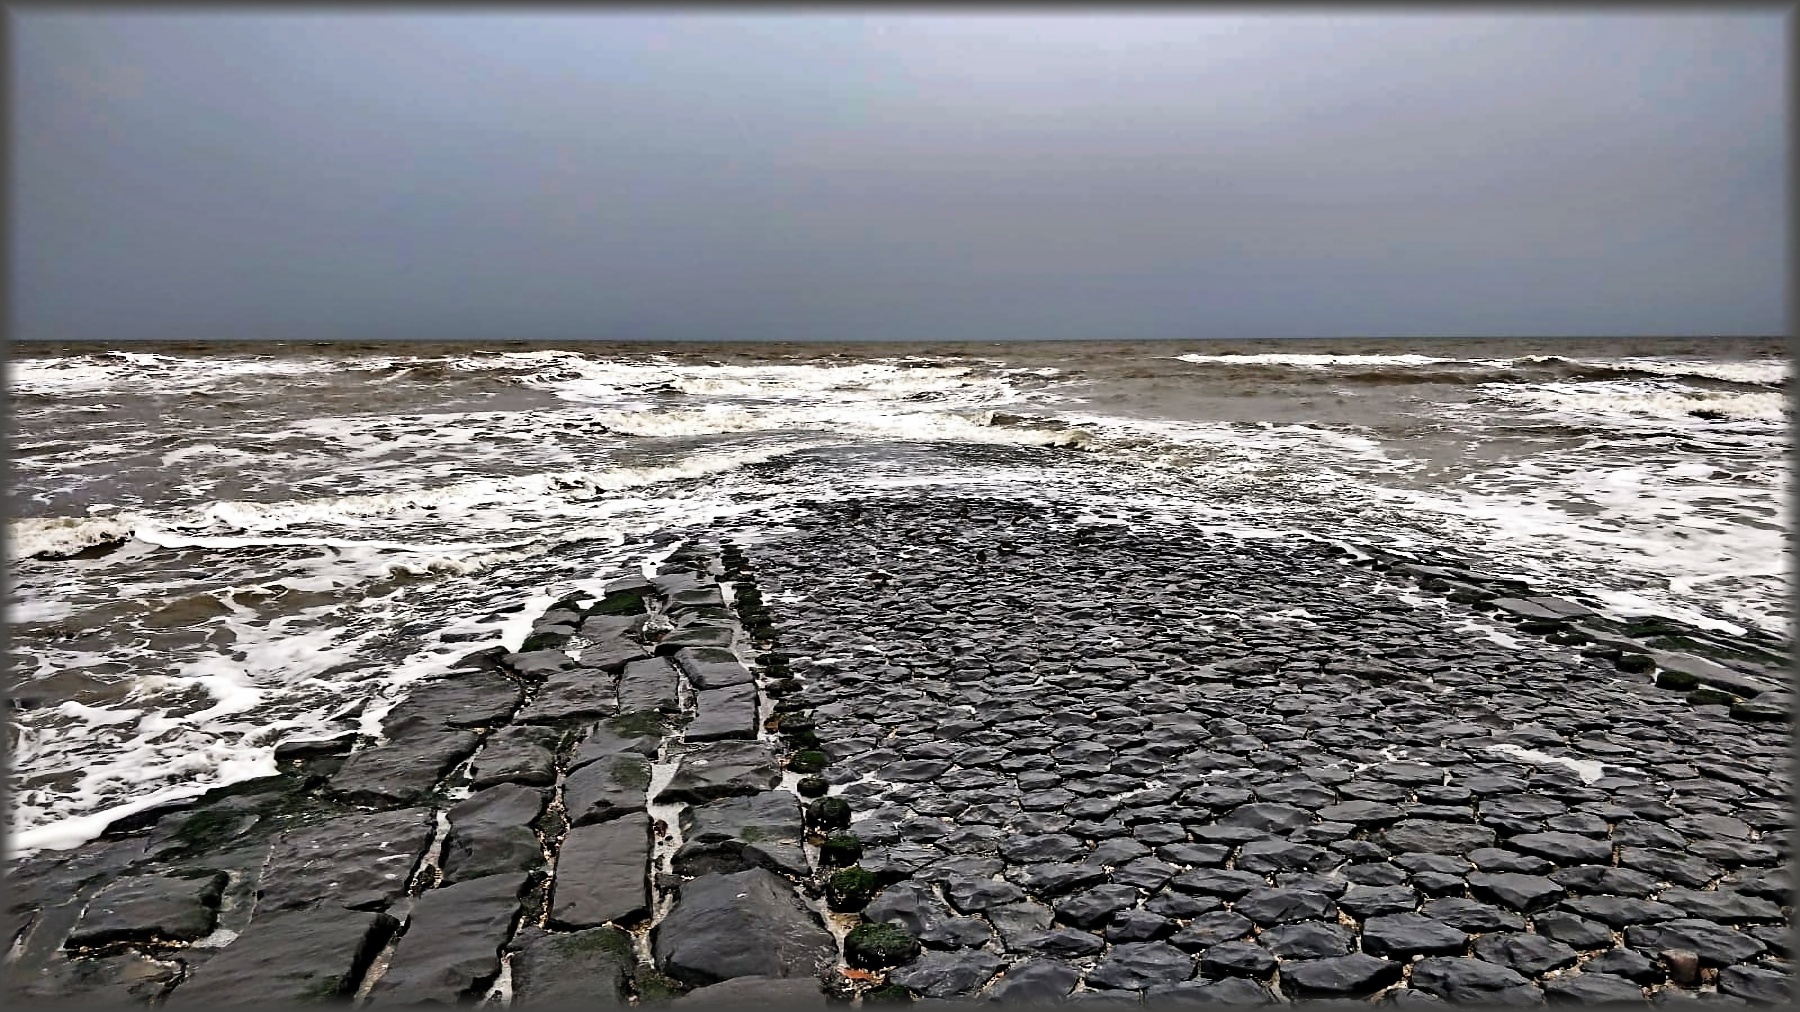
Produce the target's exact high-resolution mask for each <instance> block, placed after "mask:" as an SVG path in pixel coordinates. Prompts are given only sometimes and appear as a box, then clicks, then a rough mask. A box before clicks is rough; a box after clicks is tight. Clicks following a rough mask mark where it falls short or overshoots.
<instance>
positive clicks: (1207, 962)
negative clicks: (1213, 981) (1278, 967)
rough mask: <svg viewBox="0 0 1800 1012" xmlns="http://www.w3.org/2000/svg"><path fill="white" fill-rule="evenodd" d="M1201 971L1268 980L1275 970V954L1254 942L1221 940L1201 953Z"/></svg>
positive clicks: (1216, 975) (1210, 973)
mask: <svg viewBox="0 0 1800 1012" xmlns="http://www.w3.org/2000/svg"><path fill="white" fill-rule="evenodd" d="M1200 972H1201V973H1202V974H1203V975H1205V976H1207V977H1255V978H1258V979H1261V980H1267V979H1268V977H1269V975H1270V974H1271V973H1274V972H1275V956H1274V955H1273V954H1271V953H1270V952H1269V950H1267V949H1265V948H1263V947H1262V946H1260V945H1257V944H1255V943H1253V942H1221V943H1219V944H1218V945H1215V946H1213V947H1212V948H1210V949H1207V950H1206V951H1205V952H1202V953H1201V954H1200Z"/></svg>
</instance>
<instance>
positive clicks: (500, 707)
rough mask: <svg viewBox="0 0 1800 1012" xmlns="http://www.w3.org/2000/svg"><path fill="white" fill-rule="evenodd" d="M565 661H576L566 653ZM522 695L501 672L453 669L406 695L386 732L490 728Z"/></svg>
mask: <svg viewBox="0 0 1800 1012" xmlns="http://www.w3.org/2000/svg"><path fill="white" fill-rule="evenodd" d="M511 656H514V657H517V656H520V655H517V654H514V655H511ZM505 660H506V658H502V661H503V662H504V661H505ZM563 661H565V662H568V663H573V662H569V659H568V657H567V656H566V655H564V656H563ZM519 695H520V693H519V686H518V685H517V684H516V683H514V682H513V680H512V679H510V678H507V677H506V676H505V675H503V674H501V673H500V672H498V671H493V670H488V669H481V668H472V669H467V670H461V671H453V672H451V673H449V674H447V675H444V676H443V677H440V678H430V679H426V680H425V681H422V682H419V683H417V684H415V685H414V686H413V687H412V691H411V692H409V693H407V696H406V698H405V699H403V700H401V701H400V702H399V703H396V704H395V705H394V708H393V709H392V710H389V711H388V714H387V716H386V717H385V718H384V719H383V720H382V722H381V728H382V733H383V734H385V735H386V736H387V737H388V739H389V740H396V739H399V738H403V737H406V736H408V735H409V734H411V733H414V732H417V731H419V730H423V729H427V728H432V729H435V728H444V727H454V728H476V727H489V726H492V725H494V724H499V723H502V722H504V721H505V720H506V719H507V718H508V717H510V716H511V715H512V712H513V710H514V709H516V708H517V707H518V705H519Z"/></svg>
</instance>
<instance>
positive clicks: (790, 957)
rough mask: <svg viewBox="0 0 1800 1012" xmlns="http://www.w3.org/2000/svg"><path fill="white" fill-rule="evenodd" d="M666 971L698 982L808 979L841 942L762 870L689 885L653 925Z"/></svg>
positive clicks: (653, 936) (660, 961) (779, 881)
mask: <svg viewBox="0 0 1800 1012" xmlns="http://www.w3.org/2000/svg"><path fill="white" fill-rule="evenodd" d="M651 947H652V951H653V952H654V954H655V957H656V962H657V965H658V967H659V968H661V970H662V971H663V972H664V973H666V974H668V975H669V976H671V977H673V978H675V979H676V980H679V981H681V982H683V983H686V984H690V985H693V986H703V985H706V984H716V983H718V982H719V981H722V980H729V979H731V978H733V977H751V976H761V977H807V976H811V975H812V974H814V973H815V972H817V970H818V969H819V968H820V967H821V966H823V965H825V964H826V963H828V962H830V961H831V960H833V959H835V958H836V953H837V943H836V942H835V941H834V940H833V939H832V937H831V934H830V933H829V932H827V931H826V930H825V928H824V926H823V925H822V924H821V923H820V921H819V917H818V915H817V914H816V913H814V912H813V911H812V910H811V909H809V908H808V907H807V906H806V905H805V904H804V903H802V902H801V901H800V899H799V897H797V896H796V895H795V894H794V888H793V886H792V885H790V884H789V883H788V882H787V881H786V880H785V879H783V878H781V877H780V876H778V875H776V874H774V873H773V872H770V871H767V870H765V869H762V868H754V869H751V870H749V871H741V872H736V873H734V874H731V875H702V876H700V877H699V878H696V879H693V880H691V881H688V882H685V883H683V884H682V886H681V887H680V889H679V890H678V891H677V893H676V900H675V906H674V908H673V909H671V910H670V911H669V914H668V916H667V917H665V918H663V920H662V922H661V923H659V924H658V925H657V926H656V928H655V929H653V930H652V931H651Z"/></svg>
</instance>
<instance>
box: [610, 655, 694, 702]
mask: <svg viewBox="0 0 1800 1012" xmlns="http://www.w3.org/2000/svg"><path fill="white" fill-rule="evenodd" d="M678 684H679V683H678V675H677V674H676V671H675V666H674V665H673V664H670V663H669V661H668V660H667V659H666V658H663V657H648V658H645V659H643V660H636V661H631V662H630V663H628V664H626V665H625V669H624V671H622V672H621V673H620V674H619V708H618V712H619V713H675V712H677V711H679V710H680V709H681V700H680V689H679V688H678Z"/></svg>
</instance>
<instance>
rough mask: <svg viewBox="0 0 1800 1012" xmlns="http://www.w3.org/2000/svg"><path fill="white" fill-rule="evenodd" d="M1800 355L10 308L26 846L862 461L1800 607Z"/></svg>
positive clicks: (246, 752)
mask: <svg viewBox="0 0 1800 1012" xmlns="http://www.w3.org/2000/svg"><path fill="white" fill-rule="evenodd" d="M1791 371H1792V367H1791V363H1790V360H1789V356H1788V353H1787V349H1786V347H1785V344H1784V342H1783V341H1781V340H1780V339H1766V340H1764V339H1735V338H1731V339H1727V338H1694V339H1679V340H1677V339H1567V340H1550V339H1529V340H1527V339H1505V338H1493V339H1481V340H1433V341H1427V340H1406V341H1398V340H1329V341H1326V340H1320V341H1187V342H1183V341H1164V342H1129V343H1127V342H1084V343H1071V342H1039V343H1031V342H1007V343H991V344H945V345H932V344H908V345H876V344H854V343H846V344H835V345H833V344H755V345H752V344H729V343H722V344H698V343H694V344H685V343H684V344H665V345H647V344H623V343H621V344H607V343H587V344H554V345H546V344H537V345H533V344H529V343H506V342H492V343H485V344H422V343H407V344H394V343H388V344H379V343H367V344H349V343H331V344H310V343H269V344H215V343H180V344H139V343H133V344H130V345H111V346H103V345H45V344H29V345H27V344H15V345H14V346H13V347H12V350H11V356H10V358H9V361H8V363H7V367H6V373H7V375H6V390H7V395H8V412H9V416H10V423H11V428H10V439H11V447H10V449H11V456H10V473H9V474H8V476H7V479H6V480H7V486H8V489H9V491H10V492H11V503H10V510H9V513H8V517H9V519H8V521H7V527H6V551H7V559H8V575H9V577H10V579H9V582H8V585H7V588H6V597H5V620H6V623H7V625H8V627H9V628H8V632H9V639H10V651H9V653H10V661H11V666H10V678H11V686H12V688H11V692H10V693H9V704H10V707H11V712H10V720H9V721H8V726H7V738H8V741H7V745H8V749H9V759H10V773H9V776H10V782H9V787H10V790H9V792H8V796H9V803H10V805H9V811H8V820H9V822H8V826H9V829H10V833H9V841H8V842H9V844H10V846H11V848H12V850H13V852H14V853H15V854H19V853H31V852H34V851H37V850H41V849H63V848H68V847H72V846H76V845H79V844H80V843H82V842H84V841H86V840H88V839H92V838H93V837H95V836H96V835H98V834H99V833H100V832H101V831H102V830H103V829H104V828H105V827H106V825H107V824H109V823H110V822H112V821H113V820H115V819H118V818H120V817H123V816H125V815H129V814H131V813H134V812H138V811H142V810H145V809H147V808H152V807H156V806H160V805H163V804H165V803H168V802H170V801H173V800H178V799H182V798H187V797H192V796H195V795H198V794H200V793H202V792H204V791H206V790H208V789H210V788H213V787H217V786H220V785H224V784H229V783H234V782H238V781H242V780H246V779H251V778H255V777H259V776H265V775H269V774H272V773H274V772H275V763H274V759H273V753H274V749H275V747H276V746H277V745H278V744H280V743H282V742H283V741H286V740H290V739H306V738H317V737H325V736H328V735H330V734H332V733H334V732H337V731H341V730H342V729H343V728H344V727H345V726H346V722H349V726H357V727H360V728H361V729H362V730H364V731H365V732H367V733H371V734H373V733H378V731H379V726H380V719H381V717H382V715H383V714H385V712H386V710H387V708H388V707H390V706H391V705H392V704H393V702H394V701H395V700H397V699H398V698H400V697H402V696H403V695H404V694H405V692H406V691H407V687H408V686H409V685H410V684H412V683H414V682H416V681H417V680H419V679H421V678H425V677H428V676H431V675H433V674H436V673H438V672H439V671H441V670H443V669H444V668H445V667H446V666H447V665H448V664H449V663H451V662H452V661H454V660H455V659H457V658H460V657H463V656H465V655H467V654H469V653H471V652H473V651H475V650H479V649H483V648H485V647H491V646H495V645H502V646H506V647H508V648H516V647H517V646H518V645H519V644H520V643H521V641H522V640H523V638H524V637H525V635H526V634H527V631H528V629H529V626H530V624H531V622H532V620H533V618H534V617H535V616H536V615H537V614H538V613H540V612H541V611H542V610H543V608H544V607H545V606H546V605H548V604H549V603H550V602H552V601H554V600H556V599H558V598H560V597H562V596H564V595H566V594H568V593H571V592H584V591H589V590H593V589H596V588H598V587H599V586H600V585H601V584H603V583H604V582H605V581H606V580H608V579H611V578H615V577H617V576H620V575H622V574H627V573H634V572H638V571H639V570H640V568H641V567H642V566H643V565H644V564H645V562H646V561H654V560H655V559H656V558H658V557H660V556H661V555H665V554H666V553H667V552H669V551H670V550H672V547H673V545H674V544H675V543H676V540H677V539H679V538H682V537H686V536H690V535H692V534H693V533H695V532H696V531H698V530H701V529H703V528H706V527H708V526H709V525H711V524H713V522H714V521H719V522H721V523H726V524H729V525H731V529H732V531H733V535H732V536H733V538H734V540H736V541H738V542H739V543H740V544H744V545H746V546H749V549H750V551H751V552H752V555H753V553H754V544H755V543H756V541H757V540H758V539H759V538H766V537H778V536H779V535H780V531H781V529H782V526H783V524H784V523H789V522H791V521H792V519H793V518H794V517H796V516H798V515H800V511H804V510H806V509H808V508H809V505H808V504H816V503H819V502H822V501H830V500H839V499H846V498H866V497H891V496H908V497H910V496H922V497H929V496H934V495H952V494H954V495H970V494H974V495H981V496H991V497H996V498H1004V499H1008V500H1015V501H1021V502H1029V503H1041V504H1055V505H1059V506H1064V507H1074V508H1076V509H1078V510H1080V511H1082V513H1083V515H1084V516H1087V517H1091V518H1093V519H1094V520H1095V521H1096V522H1111V523H1125V524H1157V525H1177V526H1179V527H1185V528H1188V529H1191V530H1193V531H1195V532H1213V533H1220V532H1222V533H1228V534H1232V535H1235V536H1239V537H1244V538H1257V539H1326V540H1331V541H1334V542H1337V543H1340V544H1344V545H1347V546H1351V547H1360V548H1370V547H1373V548H1383V547H1385V548H1387V549H1389V550H1394V551H1403V552H1415V553H1424V554H1429V555H1432V556H1433V557H1440V558H1442V557H1448V558H1458V559H1468V560H1475V561H1479V562H1480V564H1481V566H1482V568H1485V569H1487V570H1490V571H1496V572H1502V573H1507V574H1515V575H1519V576H1523V577H1525V578H1527V579H1529V580H1530V581H1531V582H1532V583H1533V585H1534V586H1536V587H1537V588H1539V589H1541V590H1544V591H1546V592H1553V593H1561V594H1565V595H1569V596H1572V597H1575V598H1578V599H1580V600H1582V601H1585V602H1588V603H1590V604H1591V605H1593V606H1596V607H1598V608H1600V609H1601V610H1602V611H1603V613H1605V614H1607V615H1610V616H1613V617H1618V618H1630V617H1638V616H1645V615H1660V616H1665V617H1669V618H1674V619H1678V620H1681V621H1685V622H1689V623H1693V624H1696V625H1699V626H1701V627H1704V628H1708V629H1715V630H1720V631H1724V632H1727V633H1734V634H1741V633H1743V632H1744V631H1746V630H1761V631H1763V632H1767V633H1770V634H1773V635H1777V636H1781V637H1786V636H1788V635H1789V632H1790V621H1791V616H1790V613H1789V608H1788V602H1789V596H1790V590H1789V577H1788V574H1789V570H1790V564H1791V560H1790V558H1789V549H1788V534H1789V517H1790V511H1789V499H1788V493H1787V489H1788V487H1789V467H1790V465H1789V443H1790V435H1789V422H1790V414H1791V407H1790V399H1789V395H1790V392H1791V383H1790V377H1791ZM851 536H854V535H853V534H848V533H847V534H846V537H851ZM1116 592H1117V593H1118V594H1119V595H1121V597H1125V598H1128V597H1129V595H1130V594H1131V588H1129V587H1120V588H1116ZM1493 635H1496V636H1498V635H1500V634H1499V633H1497V632H1496V633H1493Z"/></svg>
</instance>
